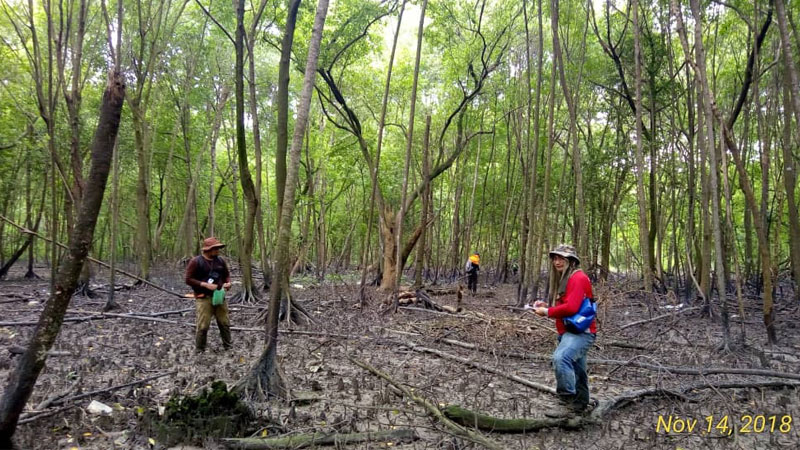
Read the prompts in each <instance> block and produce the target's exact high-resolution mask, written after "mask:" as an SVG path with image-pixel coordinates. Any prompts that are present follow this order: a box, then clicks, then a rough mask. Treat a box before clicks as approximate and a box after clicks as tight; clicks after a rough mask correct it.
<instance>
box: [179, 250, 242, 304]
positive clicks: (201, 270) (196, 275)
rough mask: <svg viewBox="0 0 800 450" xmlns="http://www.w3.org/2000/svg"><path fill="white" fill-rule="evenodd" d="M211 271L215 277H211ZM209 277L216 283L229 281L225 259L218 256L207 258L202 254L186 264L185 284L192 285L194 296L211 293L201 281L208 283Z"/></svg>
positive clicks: (229, 276)
mask: <svg viewBox="0 0 800 450" xmlns="http://www.w3.org/2000/svg"><path fill="white" fill-rule="evenodd" d="M212 273H215V274H216V277H212V276H211V275H212ZM210 278H214V282H215V283H216V284H219V285H222V284H225V283H229V282H230V281H231V273H230V271H229V270H228V265H227V264H225V260H223V259H222V258H220V257H219V256H215V257H214V258H213V259H211V260H208V259H206V258H205V257H204V256H203V255H200V256H197V257H195V258H192V259H191V260H190V261H189V264H187V265H186V275H185V276H184V280H185V281H186V284H188V285H189V286H191V287H192V291H194V294H195V297H208V296H211V295H212V294H213V292H211V291H210V290H208V289H206V288H204V287H203V283H208V280H209V279H210Z"/></svg>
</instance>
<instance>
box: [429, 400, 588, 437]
mask: <svg viewBox="0 0 800 450" xmlns="http://www.w3.org/2000/svg"><path fill="white" fill-rule="evenodd" d="M442 413H443V414H444V415H445V416H446V417H447V418H448V419H450V420H452V421H453V422H455V423H457V424H460V425H464V426H467V427H472V428H477V429H479V430H483V431H490V432H494V433H526V432H532V431H539V430H541V429H544V428H564V429H577V428H580V427H581V426H583V425H584V422H585V421H584V420H582V418H580V417H577V416H573V417H564V418H560V419H550V418H533V419H526V418H522V419H501V418H499V417H493V416H489V415H487V414H482V413H479V412H475V411H470V410H468V409H466V408H462V407H460V406H458V405H448V406H446V407H445V408H444V409H443V410H442Z"/></svg>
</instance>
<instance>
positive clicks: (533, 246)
mask: <svg viewBox="0 0 800 450" xmlns="http://www.w3.org/2000/svg"><path fill="white" fill-rule="evenodd" d="M526 15H527V13H526ZM542 15H543V13H542V0H538V1H537V14H536V16H537V22H538V30H537V44H536V94H535V106H534V108H533V115H534V116H533V154H532V155H531V158H532V161H533V163H532V166H533V168H532V171H531V186H530V196H529V197H528V200H529V202H530V205H529V206H528V210H529V211H530V218H531V221H530V222H531V223H530V227H529V228H528V251H527V254H528V263H527V265H526V268H527V274H526V275H525V282H526V284H527V285H528V291H529V298H530V299H531V300H536V298H537V297H538V295H539V292H538V290H539V270H540V267H541V264H542V260H541V255H542V252H541V250H540V242H541V239H540V236H541V233H537V228H538V227H537V226H536V224H537V220H538V221H542V220H544V216H546V215H547V211H544V210H543V211H542V213H541V214H537V212H538V210H537V206H538V203H537V201H536V200H537V198H538V197H537V195H536V186H537V177H538V174H539V167H538V165H539V132H540V131H541V126H540V120H541V100H542V67H543V59H544V31H543V26H542ZM525 34H526V37H527V34H528V19H527V17H526V18H525ZM526 45H528V49H527V53H526V55H527V57H526V61H527V65H528V77H527V82H528V92H529V93H530V90H531V86H530V82H531V77H530V71H531V67H530V48H529V46H530V43H529V39H527V38H526ZM530 115H531V99H530V97H529V98H528V125H529V128H528V141H527V142H528V147H530V121H531V118H530ZM525 301H526V298H523V297H520V298H519V299H518V300H517V303H518V306H522V304H524V303H525ZM531 304H533V301H531Z"/></svg>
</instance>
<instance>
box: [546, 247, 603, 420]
mask: <svg viewBox="0 0 800 450" xmlns="http://www.w3.org/2000/svg"><path fill="white" fill-rule="evenodd" d="M550 261H551V262H552V265H553V268H552V270H551V271H550V291H549V293H550V298H549V302H548V303H545V302H543V301H537V302H535V303H534V304H533V311H534V312H535V313H536V314H538V315H540V316H542V317H550V318H553V319H555V320H556V330H557V331H558V347H557V348H556V350H555V352H553V369H554V370H555V374H556V393H557V394H558V396H559V400H560V405H559V407H558V408H555V409H554V410H553V411H548V412H546V413H545V415H547V416H549V417H564V416H567V415H571V414H580V413H582V412H584V411H585V410H586V407H587V406H588V405H589V377H588V375H587V374H586V353H587V352H588V351H589V348H590V347H591V346H592V344H593V343H594V340H595V338H596V336H597V326H596V323H595V321H594V319H593V320H592V323H591V325H590V326H589V328H588V329H587V330H586V331H585V332H582V333H573V332H571V331H568V330H567V329H566V327H565V326H564V320H563V319H565V318H568V317H570V316H573V315H575V314H576V313H577V312H578V310H580V308H581V305H582V304H583V300H584V298H589V299H592V298H594V296H593V294H592V283H591V281H589V277H588V276H586V274H585V273H584V272H583V271H582V270H580V269H578V265H579V264H580V259H578V255H577V253H576V252H575V248H574V247H573V246H571V245H564V244H562V245H559V246H558V247H556V248H555V249H553V250H552V251H551V252H550ZM548 305H555V306H550V307H548Z"/></svg>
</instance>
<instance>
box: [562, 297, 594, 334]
mask: <svg viewBox="0 0 800 450" xmlns="http://www.w3.org/2000/svg"><path fill="white" fill-rule="evenodd" d="M595 316H597V303H595V301H594V299H592V298H589V297H584V298H583V303H582V304H581V307H580V309H579V310H578V312H577V313H575V314H574V315H572V316H570V317H567V318H564V319H562V320H563V321H564V326H565V327H566V328H567V331H569V332H570V333H576V334H577V333H583V332H585V331H586V330H588V329H589V326H591V325H592V322H594V318H595Z"/></svg>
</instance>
